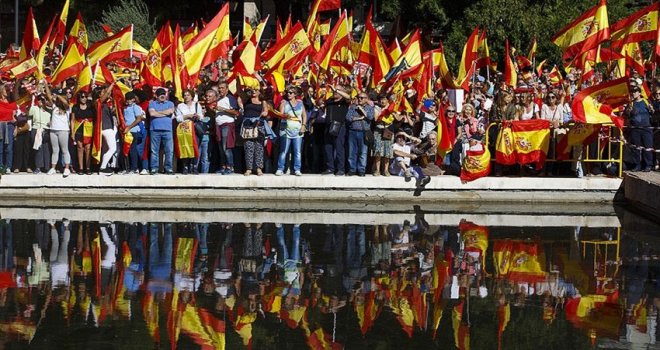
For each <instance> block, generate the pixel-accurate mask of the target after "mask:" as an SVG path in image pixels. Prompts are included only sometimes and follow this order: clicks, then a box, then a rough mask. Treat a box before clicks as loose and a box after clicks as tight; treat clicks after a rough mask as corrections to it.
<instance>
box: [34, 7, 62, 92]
mask: <svg viewBox="0 0 660 350" xmlns="http://www.w3.org/2000/svg"><path fill="white" fill-rule="evenodd" d="M56 21H57V17H53V20H52V21H51V22H50V26H48V30H46V34H45V35H44V44H43V45H41V47H39V50H37V56H36V57H35V61H36V62H37V79H42V78H43V77H44V74H43V72H42V71H43V67H44V60H45V59H46V49H50V48H49V47H48V45H47V43H48V41H49V40H50V39H52V37H53V36H54V33H53V27H55V22H56ZM51 54H52V50H51Z"/></svg>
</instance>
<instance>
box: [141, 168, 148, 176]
mask: <svg viewBox="0 0 660 350" xmlns="http://www.w3.org/2000/svg"><path fill="white" fill-rule="evenodd" d="M140 175H149V171H147V169H142V171H140Z"/></svg>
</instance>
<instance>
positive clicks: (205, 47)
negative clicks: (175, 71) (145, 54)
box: [184, 3, 232, 80]
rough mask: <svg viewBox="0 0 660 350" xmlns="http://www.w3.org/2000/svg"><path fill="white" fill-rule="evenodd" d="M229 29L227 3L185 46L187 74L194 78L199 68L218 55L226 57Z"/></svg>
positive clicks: (230, 40)
mask: <svg viewBox="0 0 660 350" xmlns="http://www.w3.org/2000/svg"><path fill="white" fill-rule="evenodd" d="M231 42H232V37H231V32H230V31H229V3H226V4H225V5H224V6H223V7H222V9H221V10H220V12H218V14H217V15H216V16H215V17H213V19H212V20H211V21H210V22H209V23H208V24H207V25H206V26H205V27H204V29H202V31H201V32H200V33H199V34H198V35H197V37H196V38H195V39H194V40H193V41H192V42H190V43H189V44H188V45H187V46H185V50H186V51H185V54H184V56H185V59H186V66H187V68H188V74H189V75H190V77H191V78H192V79H193V80H195V79H196V77H197V75H198V74H199V72H200V70H201V69H202V68H204V67H205V66H207V65H209V64H211V63H213V61H215V60H217V59H218V58H220V57H226V56H227V52H228V51H229V47H230V46H231Z"/></svg>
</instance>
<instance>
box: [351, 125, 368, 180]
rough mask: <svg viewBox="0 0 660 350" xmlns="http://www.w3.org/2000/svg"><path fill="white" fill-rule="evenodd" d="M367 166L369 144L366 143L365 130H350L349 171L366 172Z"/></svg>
mask: <svg viewBox="0 0 660 350" xmlns="http://www.w3.org/2000/svg"><path fill="white" fill-rule="evenodd" d="M366 168H367V145H365V144H364V131H362V130H349V131H348V171H350V172H353V173H354V172H356V170H357V172H358V173H360V174H364V173H365V171H366Z"/></svg>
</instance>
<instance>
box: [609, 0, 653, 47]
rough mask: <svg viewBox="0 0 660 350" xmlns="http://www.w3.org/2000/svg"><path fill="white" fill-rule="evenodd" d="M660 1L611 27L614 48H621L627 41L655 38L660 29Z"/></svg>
mask: <svg viewBox="0 0 660 350" xmlns="http://www.w3.org/2000/svg"><path fill="white" fill-rule="evenodd" d="M659 9H660V3H658V2H654V3H653V4H651V5H649V6H647V7H645V8H643V9H641V10H639V11H637V12H635V13H633V14H632V15H630V16H628V17H626V18H624V19H621V20H620V21H618V22H616V23H614V24H613V25H612V28H611V30H610V31H611V33H612V36H611V38H610V39H611V41H612V44H611V45H610V46H611V47H612V48H621V47H623V45H625V44H627V43H633V42H640V41H646V40H655V37H656V31H657V30H658V18H659V17H658V10H659Z"/></svg>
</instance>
